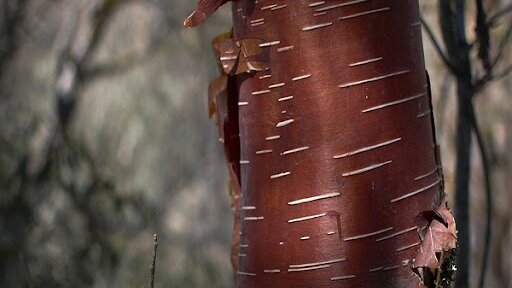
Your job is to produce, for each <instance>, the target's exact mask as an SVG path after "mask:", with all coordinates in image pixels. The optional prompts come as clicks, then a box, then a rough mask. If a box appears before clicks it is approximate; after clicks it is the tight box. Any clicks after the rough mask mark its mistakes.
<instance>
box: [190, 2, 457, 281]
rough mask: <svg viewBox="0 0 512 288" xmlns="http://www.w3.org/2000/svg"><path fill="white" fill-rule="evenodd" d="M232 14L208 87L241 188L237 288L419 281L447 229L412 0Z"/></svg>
mask: <svg viewBox="0 0 512 288" xmlns="http://www.w3.org/2000/svg"><path fill="white" fill-rule="evenodd" d="M215 8H216V7H215ZM232 9H233V22H234V29H233V39H229V40H224V42H223V44H219V43H216V44H214V47H215V48H216V51H217V53H216V54H217V56H218V57H219V61H220V69H221V71H222V72H223V74H224V75H223V76H221V78H220V79H224V80H225V81H224V80H222V81H221V80H217V81H215V83H214V84H212V85H213V86H211V89H210V92H211V99H212V103H213V106H215V104H216V105H217V106H219V108H220V110H221V111H228V112H226V113H224V114H223V115H224V116H222V117H218V121H219V124H220V125H221V127H223V128H224V130H223V133H224V136H223V139H224V142H225V143H226V151H227V160H228V163H229V165H230V166H229V167H230V171H231V173H230V174H231V175H233V178H234V179H232V180H233V181H232V182H233V183H235V185H234V187H236V189H235V191H238V192H239V194H238V195H241V198H236V199H238V200H239V202H237V203H238V204H239V206H237V205H235V207H237V208H236V209H235V211H236V213H235V215H236V216H237V217H240V218H238V219H237V220H238V221H240V222H239V224H240V229H241V230H240V233H238V231H237V230H236V226H237V225H235V233H234V240H235V241H234V243H236V241H239V244H238V249H234V250H233V251H234V253H236V254H237V255H238V257H237V259H236V260H237V261H238V263H237V271H236V274H237V287H241V288H248V287H251V288H252V287H421V286H423V283H422V281H421V279H420V277H419V276H418V275H417V274H415V273H413V270H415V271H418V270H417V269H419V274H421V275H420V276H424V274H425V273H427V272H425V271H431V272H429V273H430V274H434V273H436V271H437V270H436V269H437V268H439V266H440V265H441V264H442V263H440V262H442V261H439V259H437V258H436V252H442V251H446V252H448V251H450V250H451V249H453V248H454V245H455V226H454V223H453V221H451V220H452V219H450V217H448V216H447V215H449V213H448V214H447V210H446V206H445V204H444V202H443V203H442V200H443V198H444V194H443V188H442V186H443V178H442V170H441V169H440V164H441V163H440V161H439V157H438V153H437V151H438V150H437V149H436V144H435V136H434V129H433V120H432V111H431V100H430V93H429V88H430V87H429V85H428V81H427V77H426V73H425V67H424V61H423V50H422V42H421V26H420V22H419V11H418V3H417V0H359V1H313V0H310V1H306V0H300V1H299V0H294V1H284V0H281V1H263V0H260V1H252V0H238V1H236V2H233V8H232ZM199 10H200V8H199ZM189 26H190V25H189ZM222 77H224V78H222ZM226 79H227V80H226ZM224 82H226V83H227V84H226V85H224V84H223V83H224ZM212 91H214V92H212ZM215 91H216V92H215ZM219 91H222V93H220V92H219ZM212 94H213V95H212ZM222 99H225V100H222ZM233 101H236V102H233ZM221 103H224V104H221ZM219 108H218V109H219ZM226 119H227V120H226ZM228 134H229V135H230V137H229V139H230V140H229V141H227V138H226V136H227V135H228ZM233 149H234V150H233ZM232 151H236V152H234V153H233V152H232ZM236 183H239V185H240V187H237V185H238V184H236ZM235 195H237V193H235ZM431 224H432V225H433V226H431ZM434 224H435V225H434ZM432 227H434V228H433V229H431V228H432ZM438 233H439V234H438ZM425 235H429V236H432V235H436V236H438V237H433V238H435V240H432V241H433V242H432V241H430V242H428V243H427V242H425V241H424V240H425V238H424V237H425ZM238 236H239V237H240V238H239V239H238ZM237 250H238V251H237ZM441 254H443V256H442V258H443V259H445V258H446V257H445V256H446V255H444V253H441ZM447 254H448V253H447ZM417 257H419V258H418V261H420V262H419V263H424V264H421V265H419V266H418V265H415V264H414V261H415V259H416V258H417ZM432 257H434V259H432ZM435 260H437V261H435ZM424 268H427V269H424ZM427 278H428V281H430V282H431V281H433V280H432V279H434V280H435V277H432V275H430V276H429V277H427Z"/></svg>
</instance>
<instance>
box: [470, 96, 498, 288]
mask: <svg viewBox="0 0 512 288" xmlns="http://www.w3.org/2000/svg"><path fill="white" fill-rule="evenodd" d="M469 110H470V111H469V112H470V113H469V117H470V121H471V126H472V127H473V133H475V136H476V139H477V143H478V149H479V152H480V157H481V158H482V166H483V173H484V183H485V196H486V198H487V206H486V221H485V240H484V255H483V259H482V267H481V272H480V280H479V285H478V287H480V288H483V287H484V285H485V276H486V274H487V264H488V260H489V250H490V243H491V233H492V231H491V223H492V190H491V189H492V186H491V166H490V164H489V156H488V153H487V150H486V148H485V143H484V139H483V137H482V133H481V132H480V128H479V126H478V122H477V120H476V116H475V109H474V106H473V104H472V105H471V108H470V109H469Z"/></svg>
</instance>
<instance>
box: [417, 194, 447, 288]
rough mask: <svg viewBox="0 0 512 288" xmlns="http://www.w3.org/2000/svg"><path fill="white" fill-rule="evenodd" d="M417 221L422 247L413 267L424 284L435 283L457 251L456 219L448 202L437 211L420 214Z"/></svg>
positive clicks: (442, 204) (443, 203) (444, 202)
mask: <svg viewBox="0 0 512 288" xmlns="http://www.w3.org/2000/svg"><path fill="white" fill-rule="evenodd" d="M416 221H417V224H418V234H419V236H420V240H421V246H420V250H419V251H418V253H417V254H416V257H415V259H414V264H413V266H412V267H413V269H415V270H416V272H417V273H418V275H419V276H420V277H421V278H422V280H423V282H424V283H425V284H428V282H431V281H434V280H433V279H435V278H439V277H435V275H437V274H439V273H441V271H438V270H439V269H440V268H441V266H442V265H443V264H444V262H445V261H446V260H447V259H449V258H450V256H451V254H452V253H453V251H454V250H455V248H456V246H457V232H456V230H457V228H456V225H455V219H454V217H453V215H452V214H451V212H450V211H449V209H448V208H447V204H446V201H442V203H441V205H440V206H439V207H438V208H437V209H436V210H435V211H434V210H432V211H425V212H422V213H420V214H419V215H418V217H417V218H416ZM430 286H431V285H429V287H430ZM436 287H437V286H436Z"/></svg>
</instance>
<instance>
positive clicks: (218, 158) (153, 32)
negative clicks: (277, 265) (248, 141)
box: [0, 0, 232, 287]
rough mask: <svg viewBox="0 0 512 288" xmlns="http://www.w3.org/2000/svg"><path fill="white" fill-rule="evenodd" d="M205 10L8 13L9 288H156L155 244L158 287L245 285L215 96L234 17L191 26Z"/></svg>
mask: <svg viewBox="0 0 512 288" xmlns="http://www.w3.org/2000/svg"><path fill="white" fill-rule="evenodd" d="M193 2H194V1H185V0H182V1H174V0H173V1H171V0H168V1H125V0H120V1H113V0H108V1H103V0H87V1H85V0H84V1H68V0H56V1H50V0H40V1H39V0H38V1H34V0H24V1H17V0H4V1H1V2H0V3H1V4H0V5H1V6H2V7H0V17H1V18H0V32H1V35H0V53H1V55H0V60H1V61H2V63H1V65H0V75H1V78H0V81H1V82H0V91H1V94H0V123H1V124H0V125H1V128H0V187H1V188H0V190H1V192H0V286H2V287H141V286H143V285H147V283H148V279H149V277H148V272H147V271H148V267H149V264H150V260H151V253H152V235H153V233H158V234H159V242H160V243H159V254H158V259H157V275H156V281H157V285H158V286H160V287H168V286H170V285H171V284H172V285H173V286H177V287H229V286H230V285H231V279H232V278H231V271H230V266H229V241H230V237H231V225H232V216H231V210H230V208H229V200H228V196H227V189H226V180H225V179H224V178H225V172H224V169H223V168H224V163H223V162H222V160H223V158H222V155H221V149H220V147H219V145H218V143H217V140H216V139H217V136H216V133H217V132H216V129H215V128H214V127H215V123H213V122H211V121H210V120H209V119H208V114H207V111H206V97H205V95H206V90H207V84H206V83H208V81H209V80H210V79H211V78H213V77H214V76H215V75H216V64H215V60H214V59H213V58H212V57H211V52H210V51H211V49H210V45H209V39H211V38H212V37H213V36H214V35H216V34H219V33H221V32H224V31H228V30H229V27H230V26H229V20H230V18H229V11H228V10H226V9H224V10H222V11H220V13H219V14H217V15H216V16H215V17H212V19H210V20H209V21H208V25H204V26H202V27H200V28H198V29H194V30H190V29H189V30H186V29H183V28H182V26H181V25H182V20H183V18H184V16H185V15H187V13H189V12H190V11H191V10H192V9H193V7H194V5H195V3H193ZM4 5H5V6H4ZM6 7H7V8H8V9H5V8H6ZM13 21H14V22H13ZM101 21H103V22H102V23H100V22H101ZM11 24H12V27H11V26H9V25H11ZM94 37H98V39H97V40H95V39H94ZM95 41H96V42H95ZM4 55H5V57H4Z"/></svg>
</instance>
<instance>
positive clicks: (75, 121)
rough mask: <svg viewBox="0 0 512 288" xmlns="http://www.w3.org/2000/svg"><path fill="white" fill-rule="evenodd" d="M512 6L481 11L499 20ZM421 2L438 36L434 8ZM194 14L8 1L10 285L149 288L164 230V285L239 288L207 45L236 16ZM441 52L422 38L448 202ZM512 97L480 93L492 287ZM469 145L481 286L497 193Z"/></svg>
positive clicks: (2, 58) (0, 188)
mask: <svg viewBox="0 0 512 288" xmlns="http://www.w3.org/2000/svg"><path fill="white" fill-rule="evenodd" d="M508 1H509V0H492V1H491V0H489V1H484V2H486V5H487V6H488V7H489V10H490V11H498V10H499V9H500V8H501V7H505V5H506V4H508ZM420 2H421V5H422V13H423V17H424V18H425V20H426V21H428V22H429V23H430V25H431V27H432V28H433V31H434V34H435V35H438V38H441V36H440V35H441V32H440V30H439V25H438V24H437V23H438V15H437V9H436V6H437V5H436V3H437V1H430V0H422V1H420ZM468 2H470V1H468ZM195 5H196V1H194V0H117V1H116V0H0V286H2V287H143V286H145V287H147V286H148V282H149V273H148V267H149V265H150V261H151V257H152V250H153V234H154V233H158V235H159V246H158V249H159V250H158V257H157V269H156V287H232V274H231V267H230V262H229V261H230V260H229V249H230V240H231V227H232V213H231V209H230V206H229V204H230V200H229V196H228V192H227V179H226V171H225V165H224V162H223V160H224V158H223V155H222V149H221V147H220V145H219V144H218V141H217V139H218V135H217V130H216V127H215V123H214V121H213V120H210V119H209V118H208V111H207V87H208V83H209V81H210V80H212V79H214V78H215V77H216V76H217V73H218V72H217V67H216V62H215V59H214V58H213V54H212V52H211V48H210V41H211V39H213V38H214V37H215V36H217V35H218V34H221V33H223V32H226V31H229V29H230V27H231V18H230V9H229V5H226V7H223V8H222V9H220V10H219V11H218V13H216V14H215V15H213V16H212V17H211V18H210V19H209V20H208V21H207V22H206V23H205V24H204V25H202V26H200V27H199V28H195V29H184V28H182V23H183V19H184V18H185V17H186V16H188V14H189V13H190V12H191V11H193V9H194V7H195ZM471 8H472V7H471V6H469V7H468V24H467V26H468V28H467V33H468V38H469V39H472V38H474V29H473V26H474V23H475V15H474V14H475V13H472V12H471V11H470V9H471ZM503 16H504V17H503V19H505V20H506V21H503V23H504V24H506V23H509V22H511V21H510V19H511V17H510V15H508V16H507V15H503ZM507 17H508V18H507ZM507 21H508V22H507ZM507 31H508V30H507V29H506V25H500V24H499V23H498V24H497V25H496V28H495V29H493V30H492V33H493V34H492V35H491V36H492V37H498V39H501V38H505V37H509V36H510V35H509V34H510V31H508V32H507ZM507 33H509V34H507ZM507 35H508V36H507ZM431 43H432V42H431V41H430V40H429V39H428V38H427V37H426V35H424V44H425V56H426V57H425V58H426V62H427V67H428V70H429V71H430V75H431V82H432V85H433V91H432V92H433V96H434V108H435V118H436V124H437V127H436V128H437V133H438V139H439V140H440V143H441V151H442V160H443V165H444V171H445V179H446V192H447V193H448V194H449V196H450V197H453V191H454V180H455V179H454V178H455V177H454V169H455V149H456V147H455V136H454V135H455V132H456V121H455V119H456V107H457V106H456V97H455V79H454V78H453V77H452V76H451V74H450V73H449V72H448V70H447V69H446V68H445V65H444V64H443V62H442V60H441V59H440V58H439V54H438V53H436V51H435V49H433V46H432V44H431ZM511 47H512V44H509V45H508V46H506V47H505V48H504V51H505V53H504V56H503V57H502V58H503V59H502V61H503V62H504V64H503V67H505V66H506V63H512V54H511V53H510V52H512V49H511ZM500 65H501V64H500ZM511 92H512V77H510V76H508V77H503V78H501V79H499V80H496V81H493V82H492V83H489V85H487V86H486V87H485V88H484V89H483V90H481V92H480V93H479V94H478V95H476V96H475V99H474V103H475V109H476V113H477V115H478V118H479V121H480V126H481V130H482V131H481V132H482V135H483V137H484V139H485V141H486V144H487V149H488V151H489V154H490V164H491V167H492V169H491V171H492V188H493V197H494V200H493V203H494V209H493V213H492V215H493V218H492V225H493V226H492V227H493V237H492V243H491V244H492V245H491V253H490V264H489V268H488V271H489V274H488V281H487V285H486V286H487V287H512V279H511V278H512V275H511V274H512V273H511V272H512V222H511V219H512V218H511V216H512V209H510V207H511V205H512V193H511V192H512V191H511V188H510V187H512V177H511V176H512V170H511V165H512V113H511V111H512V97H511ZM473 150H474V151H473V153H472V154H473V157H472V162H471V167H472V175H471V194H470V197H471V207H470V217H471V227H472V234H471V246H472V247H473V249H472V254H471V259H472V263H471V270H470V279H471V282H472V284H471V287H476V282H477V281H476V279H477V278H478V277H479V273H480V272H479V271H480V265H481V259H482V250H483V246H484V242H483V239H484V237H483V233H484V227H485V205H484V203H485V201H486V200H485V194H484V185H483V170H482V164H481V160H480V158H479V154H478V149H477V147H476V145H473ZM451 199H452V198H451ZM450 202H452V203H453V199H452V200H451V201H450Z"/></svg>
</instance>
